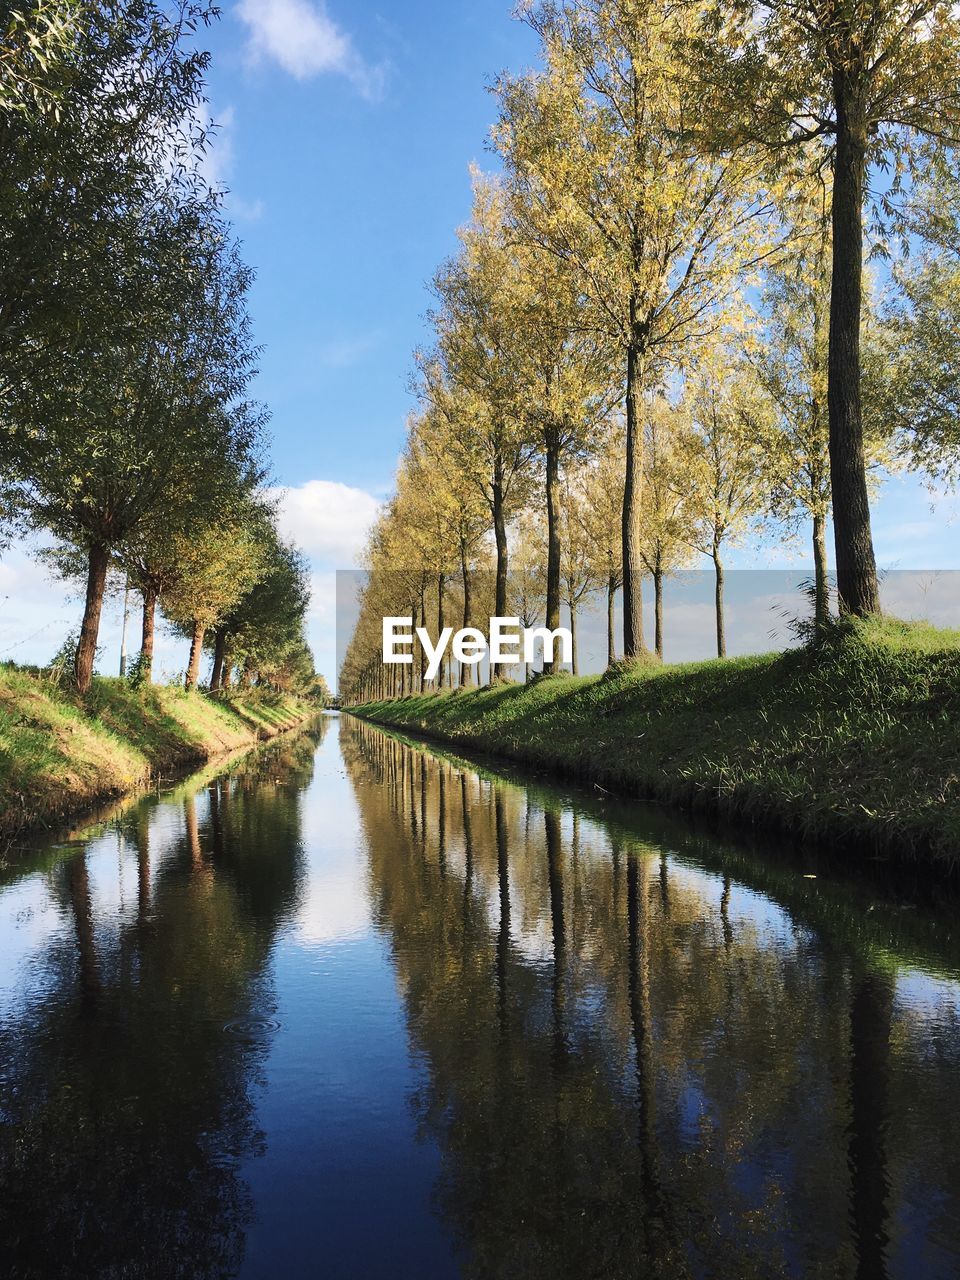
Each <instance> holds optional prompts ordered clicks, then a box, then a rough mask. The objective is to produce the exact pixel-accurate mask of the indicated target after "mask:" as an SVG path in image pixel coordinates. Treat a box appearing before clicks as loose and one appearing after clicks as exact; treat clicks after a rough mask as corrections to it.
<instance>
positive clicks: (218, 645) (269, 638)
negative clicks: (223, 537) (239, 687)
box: [210, 521, 312, 692]
mask: <svg viewBox="0 0 960 1280" xmlns="http://www.w3.org/2000/svg"><path fill="white" fill-rule="evenodd" d="M259 544H260V545H259V550H258V551H257V552H254V555H255V556H256V557H257V558H258V559H259V562H260V563H259V574H258V577H257V579H256V581H254V583H253V585H252V586H251V587H250V589H249V590H248V591H247V592H246V593H245V594H244V595H243V596H241V598H240V599H239V601H238V602H237V603H236V604H235V605H234V606H233V608H232V609H230V610H229V611H228V612H226V613H225V614H223V615H222V616H221V617H220V619H219V621H218V624H217V627H216V630H215V633H214V645H213V667H212V670H211V673H210V689H211V692H215V691H216V690H218V689H219V688H221V687H222V686H224V685H228V684H229V677H228V674H227V673H229V671H230V669H231V667H232V665H234V664H237V665H239V667H240V668H241V671H242V676H241V679H243V680H247V681H249V680H250V679H252V678H253V677H254V675H256V677H257V679H258V680H271V679H273V678H274V677H275V676H277V675H278V674H282V673H283V672H284V669H285V665H286V664H287V662H288V660H291V661H292V660H293V659H294V658H295V657H296V655H300V658H302V657H303V647H304V640H303V626H304V619H305V618H306V613H307V609H308V608H309V605H310V575H309V570H308V567H307V564H306V562H305V560H304V558H303V556H302V554H301V553H300V552H299V551H298V550H297V548H296V547H294V546H291V545H289V544H288V543H285V542H284V541H283V540H282V539H281V538H280V537H279V535H278V534H277V531H276V528H275V527H274V526H273V524H272V523H271V522H269V521H267V522H265V536H264V533H261V535H260V537H259ZM308 652H309V651H308ZM298 661H299V660H298ZM297 665H298V663H297V662H294V663H293V666H294V667H296V666H297ZM311 670H312V663H311ZM288 675H290V676H291V677H292V676H293V669H292V668H291V671H290V672H289V673H288ZM284 678H286V677H284Z"/></svg>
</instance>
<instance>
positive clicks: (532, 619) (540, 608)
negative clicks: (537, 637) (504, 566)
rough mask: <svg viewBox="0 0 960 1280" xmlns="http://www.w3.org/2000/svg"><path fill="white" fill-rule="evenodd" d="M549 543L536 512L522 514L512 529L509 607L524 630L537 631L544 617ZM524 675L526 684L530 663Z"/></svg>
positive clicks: (525, 667)
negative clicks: (545, 566) (547, 544)
mask: <svg viewBox="0 0 960 1280" xmlns="http://www.w3.org/2000/svg"><path fill="white" fill-rule="evenodd" d="M546 542H547V531H546V528H545V522H544V519H543V516H542V515H541V514H540V513H539V512H536V511H521V513H520V515H519V516H518V517H517V519H516V521H515V522H514V525H513V548H512V555H511V561H510V563H511V569H510V597H509V599H510V605H509V607H510V610H511V617H517V618H519V619H520V626H521V627H524V628H527V627H535V626H536V625H537V623H539V621H540V619H541V618H542V617H543V616H544V609H545V606H546V603H547V579H546V573H545V571H544V565H545V563H546V555H545V552H546ZM558 625H559V623H558ZM523 675H524V679H525V680H529V679H530V664H529V663H524V667H523Z"/></svg>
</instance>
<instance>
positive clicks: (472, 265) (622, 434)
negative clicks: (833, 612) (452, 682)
mask: <svg viewBox="0 0 960 1280" xmlns="http://www.w3.org/2000/svg"><path fill="white" fill-rule="evenodd" d="M521 14H522V16H523V17H524V19H525V20H526V21H527V22H528V23H529V24H530V25H531V26H532V27H533V29H534V31H535V32H536V33H537V35H538V37H539V41H540V52H541V57H540V64H539V67H538V69H537V70H535V71H532V72H530V73H527V74H523V75H504V76H502V77H501V78H500V79H499V80H498V81H497V82H496V84H495V87H494V93H495V96H496V100H497V103H498V108H499V113H498V120H497V123H496V125H495V127H494V129H493V132H492V144H493V148H494V150H495V152H496V153H497V155H498V158H499V161H500V165H499V168H498V171H497V173H496V174H495V175H494V176H484V175H483V174H481V173H479V172H477V173H475V175H474V206H473V215H472V220H471V222H470V223H469V225H468V226H467V227H466V228H465V229H463V230H462V231H461V233H460V242H461V243H460V248H459V251H458V252H457V253H456V255H455V256H454V257H453V258H452V259H451V260H450V261H448V262H447V263H445V264H444V265H443V266H442V268H441V269H440V271H439V272H438V274H437V275H436V277H435V280H434V283H433V288H434V295H435V298H436V306H435V308H434V310H433V312H432V314H431V320H432V324H433V329H434V335H435V336H434V340H433V342H432V344H431V345H430V346H429V347H428V348H427V349H425V350H422V351H419V352H418V353H417V357H416V363H417V374H416V377H415V390H416V392H417V396H418V408H417V410H416V412H415V413H414V415H413V416H412V419H411V422H410V428H409V439H408V443H407V447H406V450H405V453H404V455H403V458H402V461H401V466H400V470H399V475H398V482H397V491H396V496H395V497H394V499H393V501H392V503H391V504H389V506H388V508H387V509H386V510H385V512H384V514H383V516H382V518H381V519H380V521H379V524H378V526H377V527H376V529H375V530H374V533H373V536H372V539H371V544H370V547H369V551H368V564H367V567H368V569H369V570H370V577H369V580H368V582H367V585H366V588H365V592H364V597H363V601H362V606H361V614H360V622H359V624H358V626H357V629H356V632H355V634H354V637H353V641H352V644H351V646H350V649H349V652H348V654H347V659H346V663H345V667H344V671H343V673H342V675H341V682H342V689H343V692H344V693H345V695H346V696H347V697H350V696H354V697H359V696H367V695H369V694H370V693H371V692H372V691H375V692H379V693H381V694H382V693H383V692H384V691H388V692H397V691H399V690H403V689H408V688H410V687H413V686H414V685H417V684H420V685H422V683H423V681H422V670H423V664H422V662H421V664H420V666H419V671H420V673H421V674H420V675H419V676H417V675H416V674H414V672H415V671H416V670H417V665H416V664H414V668H413V669H410V668H393V669H392V670H391V671H389V672H384V671H383V670H381V669H380V663H379V653H380V618H381V616H382V615H384V614H394V615H401V616H406V615H411V614H412V615H414V616H415V617H418V618H419V620H420V621H421V622H422V623H423V624H424V625H429V626H430V627H431V628H432V627H433V626H434V624H436V625H437V627H438V628H439V627H442V625H443V622H444V619H445V616H446V617H449V615H450V614H451V612H453V611H455V612H456V613H457V615H458V623H459V615H460V611H461V610H462V619H463V625H468V624H469V620H470V619H471V618H472V617H473V616H474V615H477V616H479V615H480V612H481V611H480V608H479V607H478V605H479V604H480V603H481V602H480V601H479V600H478V599H477V595H478V592H480V593H481V594H482V593H483V592H484V589H485V588H484V583H486V582H487V581H489V583H490V590H489V593H488V594H489V595H490V600H489V601H483V602H482V603H483V607H484V609H486V608H487V607H488V606H489V607H490V609H491V611H492V612H494V613H496V614H497V615H500V616H513V615H517V616H519V617H520V618H521V621H522V622H524V623H525V625H532V624H533V623H534V622H536V621H545V622H546V624H547V625H548V626H549V627H551V628H554V627H556V626H558V625H559V622H560V610H561V603H562V602H565V603H566V605H567V607H568V609H569V613H570V620H571V623H572V624H574V625H575V621H576V610H577V605H578V603H579V601H580V600H581V599H583V598H584V596H585V595H586V594H588V593H589V592H591V591H595V590H596V589H597V588H598V587H605V588H606V590H607V596H608V619H609V623H608V631H609V637H608V646H609V657H610V658H611V660H612V658H613V656H614V646H615V640H614V634H613V632H614V624H613V618H614V612H613V597H614V594H615V592H617V591H620V590H622V594H623V654H624V655H625V656H626V657H627V658H637V657H641V656H642V655H644V654H645V652H646V643H645V640H644V627H643V601H642V581H643V578H644V577H645V576H647V575H649V576H652V578H653V583H654V594H655V599H656V614H657V617H656V624H655V628H654V633H655V647H656V649H657V651H658V653H661V654H662V647H663V608H662V600H663V580H664V576H665V575H667V574H669V572H670V571H671V570H673V569H675V568H677V567H679V566H681V565H683V564H684V563H687V562H688V561H689V559H690V557H691V556H692V555H695V554H696V553H703V554H706V555H708V556H710V557H711V558H712V560H713V563H714V565H715V568H716V579H717V650H718V653H719V654H720V655H721V656H722V655H723V654H724V652H725V636H724V626H723V553H724V549H725V547H726V546H727V544H729V543H730V542H731V541H735V540H736V539H737V538H738V537H739V536H742V534H743V533H744V531H745V530H747V529H750V528H752V527H755V526H757V525H758V524H766V525H769V526H772V527H773V528H774V529H775V530H776V532H777V533H778V534H780V535H783V534H784V533H790V532H792V530H793V528H794V527H795V526H796V525H798V524H799V523H805V522H809V524H810V526H811V527H812V541H813V551H814V566H815V586H816V591H815V594H816V615H817V620H818V621H823V620H824V619H825V618H826V616H827V613H828V609H829V607H830V588H829V583H828V574H827V530H828V523H829V520H830V518H831V516H832V522H833V530H834V542H835V559H836V592H837V598H838V603H839V608H840V610H841V611H843V612H847V613H850V614H853V615H860V616H865V615H869V614H873V613H878V612H879V610H880V598H879V590H878V580H877V570H876V564H875V559H874V551H873V542H872V535H871V527H870V496H871V490H872V488H873V487H875V485H876V484H877V483H879V480H880V478H881V477H882V475H883V474H884V472H885V471H887V470H889V469H890V468H891V467H894V466H910V467H915V468H918V469H921V470H923V471H925V472H926V473H927V474H928V475H929V476H932V477H935V478H936V479H937V480H939V481H943V480H946V481H950V480H953V479H954V478H955V476H956V472H957V462H958V459H960V376H958V370H960V338H958V330H960V177H958V165H957V153H956V151H955V147H956V145H957V144H958V143H960V21H958V16H957V13H956V9H955V6H953V5H951V4H947V3H935V2H933V0H931V2H927V0H914V2H912V3H902V2H901V0H764V2H762V3H760V2H753V0H679V3H675V4H669V5H664V4H662V3H647V2H646V0H550V2H547V3H538V4H535V5H534V4H530V5H525V6H523V8H522V10H521ZM874 262H875V263H876V266H875V267H874V266H873V265H872V263H874ZM488 563H489V564H490V571H489V574H485V573H484V568H485V566H486V565H487V564H488ZM508 566H509V568H510V571H511V572H510V576H509V578H508ZM478 571H479V572H478ZM451 593H452V594H451ZM445 597H446V600H447V607H446V611H445V607H444V601H445ZM448 678H450V677H449V676H448ZM460 679H461V681H462V682H464V683H466V682H468V681H469V679H470V668H468V667H467V668H464V669H463V670H462V671H461V673H460Z"/></svg>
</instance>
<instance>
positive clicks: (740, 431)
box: [679, 346, 766, 658]
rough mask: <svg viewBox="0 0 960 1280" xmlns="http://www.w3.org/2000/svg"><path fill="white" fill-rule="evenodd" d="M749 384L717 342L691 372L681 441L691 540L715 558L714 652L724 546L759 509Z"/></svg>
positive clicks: (761, 462) (720, 634)
mask: <svg viewBox="0 0 960 1280" xmlns="http://www.w3.org/2000/svg"><path fill="white" fill-rule="evenodd" d="M753 391H754V388H753V387H752V386H751V382H750V371H749V367H748V366H744V364H743V363H742V362H737V361H735V360H733V359H731V358H730V356H729V353H727V352H725V351H724V350H723V349H722V347H718V346H714V347H713V348H712V349H711V350H709V351H708V352H707V353H706V355H705V356H704V358H703V359H702V360H701V362H700V363H699V364H698V365H697V366H696V368H695V369H694V370H692V372H691V374H690V375H689V378H688V410H689V415H690V425H689V427H688V428H687V429H686V430H685V431H684V433H683V434H682V436H681V439H680V442H679V450H680V454H681V457H682V474H683V476H684V477H685V493H686V499H687V503H688V505H689V510H690V513H691V515H692V517H693V526H692V541H693V544H694V546H695V547H696V549H697V550H698V551H699V552H701V553H702V554H703V555H708V556H709V557H710V558H711V560H712V561H713V566H714V572H715V575H716V621H717V657H719V658H725V657H726V655H727V640H726V627H725V621H724V566H723V558H722V552H723V549H724V546H725V545H726V544H727V543H729V542H730V541H733V540H735V539H736V538H737V537H738V536H740V535H741V534H742V533H743V531H744V529H745V527H746V526H747V524H748V523H749V521H750V520H752V519H754V518H756V517H757V516H758V515H759V514H760V512H761V511H762V510H763V507H764V503H765V499H766V471H765V467H766V458H765V455H764V451H763V447H762V441H761V440H760V439H758V437H757V434H756V432H755V430H754V427H753V421H752V419H753V417H754V416H755V412H756V411H755V405H754V396H753V394H752V392H753Z"/></svg>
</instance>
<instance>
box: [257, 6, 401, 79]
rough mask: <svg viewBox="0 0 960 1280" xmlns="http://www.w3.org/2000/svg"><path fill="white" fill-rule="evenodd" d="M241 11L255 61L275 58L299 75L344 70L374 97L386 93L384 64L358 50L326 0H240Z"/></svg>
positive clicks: (340, 72) (310, 75)
mask: <svg viewBox="0 0 960 1280" xmlns="http://www.w3.org/2000/svg"><path fill="white" fill-rule="evenodd" d="M237 15H238V16H239V17H240V19H241V21H242V22H244V23H245V24H246V26H247V27H248V28H249V31H250V42H249V46H248V47H249V52H250V55H251V57H252V58H253V60H254V61H260V60H262V59H272V60H273V61H274V62H276V63H278V64H279V65H280V66H281V67H283V69H284V71H287V72H289V74H290V75H292V76H294V77H295V78H296V79H297V80H309V79H311V78H312V77H313V76H318V75H325V74H332V75H341V76H344V77H346V79H347V80H349V81H350V82H351V84H353V86H354V87H355V88H356V89H357V90H358V91H359V92H360V93H361V94H362V95H363V97H365V98H369V99H371V100H373V99H376V98H379V97H380V95H381V94H382V92H383V84H384V70H383V68H382V67H378V66H374V65H372V64H371V63H369V62H367V61H366V59H365V58H363V57H362V56H361V55H360V54H359V53H358V52H357V50H356V48H355V47H354V44H353V40H352V39H351V37H350V36H349V35H348V34H347V32H345V31H343V30H342V29H341V28H340V27H339V26H337V24H336V23H335V22H334V20H333V19H332V18H331V17H330V15H329V14H328V13H327V9H326V6H325V4H324V3H323V0H240V4H239V5H238V6H237Z"/></svg>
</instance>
